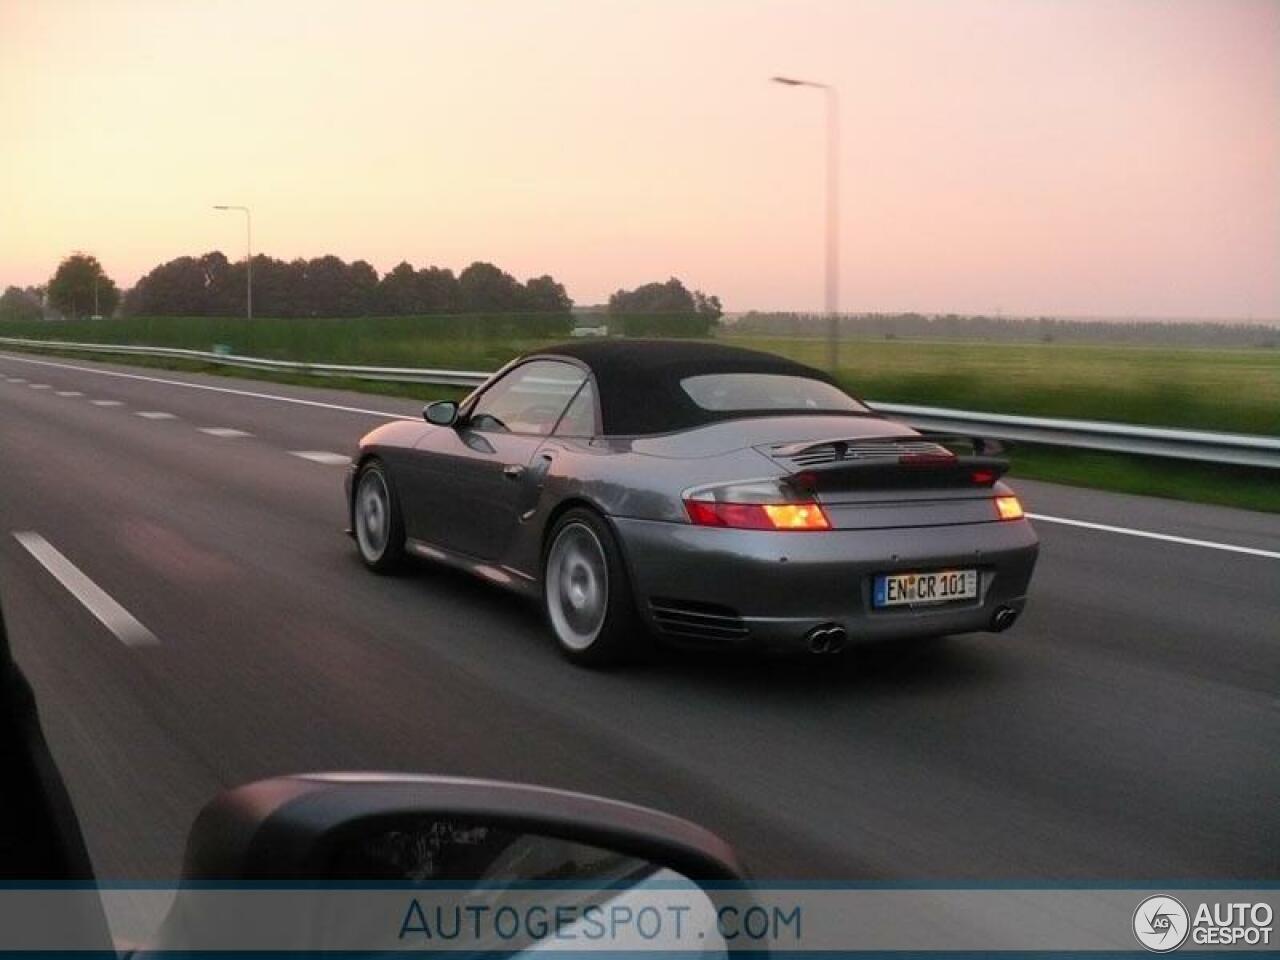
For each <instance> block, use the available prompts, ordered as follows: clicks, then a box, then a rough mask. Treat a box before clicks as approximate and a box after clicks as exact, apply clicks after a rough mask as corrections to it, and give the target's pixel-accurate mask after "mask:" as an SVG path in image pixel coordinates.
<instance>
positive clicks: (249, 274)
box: [213, 203, 253, 320]
mask: <svg viewBox="0 0 1280 960" xmlns="http://www.w3.org/2000/svg"><path fill="white" fill-rule="evenodd" d="M213 209H215V210H241V211H243V212H244V238H245V251H246V256H245V261H244V265H245V288H244V294H245V311H246V314H247V316H248V318H249V319H250V320H252V319H253V215H252V214H251V213H249V208H248V207H240V206H236V205H235V204H229V203H218V204H214V207H213Z"/></svg>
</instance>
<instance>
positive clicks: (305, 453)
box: [289, 450, 351, 466]
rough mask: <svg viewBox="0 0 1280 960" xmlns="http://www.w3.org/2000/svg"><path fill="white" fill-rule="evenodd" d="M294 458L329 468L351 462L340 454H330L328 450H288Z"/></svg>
mask: <svg viewBox="0 0 1280 960" xmlns="http://www.w3.org/2000/svg"><path fill="white" fill-rule="evenodd" d="M289 452H290V453H291V454H293V455H294V456H295V457H301V458H302V459H303V460H310V461H311V462H312V463H323V464H327V465H329V466H338V465H339V464H343V465H346V464H348V463H350V462H351V458H350V457H344V456H343V455H342V454H340V453H330V452H329V451H328V450H290V451H289Z"/></svg>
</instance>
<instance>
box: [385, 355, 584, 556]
mask: <svg viewBox="0 0 1280 960" xmlns="http://www.w3.org/2000/svg"><path fill="white" fill-rule="evenodd" d="M585 379H586V374H585V372H584V371H582V370H581V369H579V368H578V367H576V366H574V365H573V364H570V363H563V362H561V361H558V360H530V361H529V362H527V363H522V364H520V365H519V366H517V367H514V368H512V369H511V370H510V371H508V373H507V374H506V375H505V376H503V377H502V378H501V379H500V380H496V381H494V383H493V384H491V385H490V386H489V388H488V389H486V390H485V392H484V393H483V394H481V395H480V397H479V398H478V399H477V400H476V402H475V403H474V404H473V405H472V407H471V409H470V410H469V411H468V413H467V416H466V417H465V419H464V420H463V421H462V422H461V423H460V424H459V425H458V426H457V427H456V428H454V429H450V430H437V431H433V432H432V433H431V434H430V435H429V436H428V437H427V438H426V439H424V441H423V442H422V443H421V444H420V445H419V448H418V451H417V452H418V456H419V466H420V469H421V471H422V476H423V480H424V484H425V487H426V489H425V490H424V496H423V500H424V502H423V503H422V505H421V506H422V508H423V509H421V510H420V511H418V512H419V513H420V516H421V520H420V521H419V523H417V524H411V528H410V530H409V535H410V536H412V537H417V538H419V539H423V540H426V541H428V542H429V543H433V544H435V545H437V546H441V547H444V548H446V549H448V550H452V551H454V552H457V553H463V554H466V555H468V556H470V557H475V558H477V559H481V560H500V559H501V558H502V557H503V556H504V555H505V553H506V549H507V546H508V544H509V543H510V542H511V538H512V536H513V535H514V534H515V530H516V527H517V525H518V524H519V522H520V517H521V515H523V514H524V513H526V512H527V511H529V510H532V509H533V507H534V506H535V505H536V503H537V498H538V494H539V491H540V487H541V481H542V477H543V475H544V474H545V473H546V471H547V468H548V467H549V466H550V462H551V461H550V457H551V456H552V453H551V451H550V450H549V449H548V450H547V451H545V452H543V451H542V450H541V448H542V447H543V445H544V444H545V442H546V438H547V437H548V436H549V435H550V433H551V431H552V429H553V428H554V427H555V425H556V421H558V420H559V419H560V415H561V414H562V413H563V412H564V409H565V407H566V406H568V403H569V400H570V399H571V398H572V397H573V394H574V393H575V392H576V391H577V389H578V387H580V386H581V385H582V382H583V380H585Z"/></svg>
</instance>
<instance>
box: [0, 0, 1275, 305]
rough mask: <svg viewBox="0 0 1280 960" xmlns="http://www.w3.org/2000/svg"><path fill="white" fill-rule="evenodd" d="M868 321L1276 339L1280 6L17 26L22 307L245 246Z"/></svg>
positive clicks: (660, 9) (435, 11)
mask: <svg viewBox="0 0 1280 960" xmlns="http://www.w3.org/2000/svg"><path fill="white" fill-rule="evenodd" d="M773 74H790V75H794V76H800V77H805V78H810V79H813V80H818V81H824V82H828V83H832V84H835V85H837V86H838V87H839V89H840V92H841V98H842V109H841V121H842V127H843V145H844V152H843V160H842V164H841V171H842V176H843V197H842V203H841V215H842V219H843V229H842V243H843V250H842V260H841V286H842V296H841V306H842V308H843V309H845V310H849V311H862V310H882V311H890V310H911V309H914V310H922V311H956V312H988V311H994V310H997V309H1000V310H1003V311H1004V312H1005V313H1009V314H1018V313H1036V314H1039V313H1047V314H1058V315H1064V314H1065V315H1095V316H1096V315H1107V316H1155V317H1220V318H1226V317H1234V318H1248V317H1252V318H1255V319H1268V318H1277V317H1280V3H1277V2H1274V0H946V2H942V0H919V2H913V0H912V2H901V0H829V2H818V0H812V2H803V0H780V2H753V0H637V2H623V0H510V2H503V0H466V2H462V0H434V2H433V0H413V2H403V3H401V2H377V0H363V2H347V3H321V2H316V0H305V2H283V0H279V2H277V0H256V2H234V0H231V2H217V3H212V2H210V3H202V2H196V0H154V2H141V0H139V2H131V0H96V2H95V0H82V2H81V0H48V2H36V0H27V2H19V0H0V129H2V130H3V131H4V134H3V147H2V148H0V205H2V206H0V224H2V225H0V286H3V285H7V284H20V285H25V284H35V283H43V282H45V281H46V280H47V279H48V277H49V276H50V274H51V273H52V271H53V269H54V267H55V266H56V265H57V262H58V260H59V259H60V258H61V257H62V256H64V255H66V254H67V253H69V252H70V251H72V250H85V251H88V252H91V253H93V254H95V255H96V256H98V257H99V259H100V260H101V261H102V263H103V265H104V267H105V268H106V270H107V272H108V273H109V274H110V275H111V276H112V277H114V278H115V279H116V281H117V282H118V283H119V284H120V285H121V286H122V287H125V286H129V285H131V284H132V283H133V282H134V281H135V280H136V279H137V278H138V276H139V275H140V274H141V273H143V272H145V271H146V270H148V269H150V268H151V267H152V266H154V265H155V264H157V263H159V262H161V261H163V260H167V259H171V258H173V257H176V256H179V255H182V254H200V253H203V252H205V251H208V250H212V249H221V250H223V251H225V252H226V253H227V254H228V255H229V256H231V257H233V258H235V257H240V256H243V253H244V233H243V223H242V220H241V219H240V218H239V217H237V216H236V215H233V214H226V213H216V212H214V211H213V210H212V209H210V207H211V205H212V204H215V203H237V204H246V205H248V206H250V207H252V209H253V216H254V247H255V250H256V251H260V252H264V253H269V254H271V255H273V256H277V257H282V258H286V259H291V258H293V257H298V256H303V257H311V256H318V255H321V254H326V253H334V254H337V255H339V256H341V257H343V258H345V259H355V258H364V259H367V260H369V261H370V262H371V263H373V265H374V266H375V267H377V268H378V270H379V271H385V270H387V269H389V268H390V267H392V266H394V265H395V264H396V263H397V262H398V261H400V260H402V259H408V260H410V261H411V262H413V263H414V264H415V265H417V266H422V265H424V264H428V263H430V264H436V265H441V266H449V267H452V268H454V269H455V270H458V269H460V268H462V267H463V266H465V265H466V264H467V263H469V262H470V261H472V260H476V259H484V260H491V261H493V262H495V263H497V264H499V265H500V266H502V267H503V268H504V269H506V270H508V271H510V272H512V273H514V274H516V275H517V276H519V277H521V278H522V279H523V278H524V277H527V276H529V275H532V274H541V273H548V272H549V273H551V274H553V275H554V276H555V277H556V278H557V279H559V280H561V281H562V282H564V283H565V284H566V285H567V287H568V289H569V292H570V294H571V295H572V296H573V297H574V299H575V300H577V301H578V302H579V303H595V302H600V301H602V300H604V299H606V298H607V297H608V295H609V293H610V292H611V291H613V290H614V289H616V288H618V287H620V286H633V285H635V284H638V283H641V282H644V281H648V280H654V279H665V278H666V277H668V276H670V275H673V274H674V275H677V276H680V277H681V278H683V279H685V280H686V281H687V282H688V283H689V284H690V285H691V286H697V287H700V288H702V289H705V290H707V291H709V292H714V293H718V294H719V295H720V296H721V297H722V298H723V299H724V301H725V305H726V307H727V308H728V309H729V310H746V309H752V308H755V309H795V310H814V309H818V308H820V307H821V304H822V216H823V179H822V173H823V167H822V164H823V104H822V97H821V95H820V94H819V93H818V91H814V90H804V89H792V88H784V87H781V86H777V85H775V84H771V83H769V82H768V78H769V77H770V76H771V75H773Z"/></svg>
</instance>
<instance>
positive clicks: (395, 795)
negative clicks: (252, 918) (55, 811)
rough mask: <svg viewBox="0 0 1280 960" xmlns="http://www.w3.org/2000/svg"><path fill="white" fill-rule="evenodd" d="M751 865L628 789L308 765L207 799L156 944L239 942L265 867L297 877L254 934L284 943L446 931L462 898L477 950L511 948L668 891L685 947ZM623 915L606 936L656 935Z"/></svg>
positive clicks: (333, 944)
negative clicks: (627, 796) (616, 796)
mask: <svg viewBox="0 0 1280 960" xmlns="http://www.w3.org/2000/svg"><path fill="white" fill-rule="evenodd" d="M745 883H746V874H745V871H744V870H743V868H742V867H741V865H740V864H739V863H738V860H737V857H736V855H735V854H734V852H733V850H732V848H731V847H729V845H728V844H727V843H725V842H724V841H723V840H721V839H720V838H719V837H717V836H715V835H714V834H712V833H710V832H708V831H707V830H705V829H703V828H702V827H699V826H697V825H695V824H693V823H690V822H688V821H686V820H681V819H678V818H676V817H672V816H668V815H667V814H663V813H658V812H657V811H654V810H649V809H646V808H643V807H638V806H633V805H631V804H627V803H621V802H618V801H614V800H605V799H602V798H599V797H593V796H587V795H585V794H579V793H568V792H565V791H560V790H552V789H548V788H543V787H530V786H521V785H517V784H510V783H499V782H494V781H485V780H469V779H459V778H453V777H433V776H407V775H394V774H352V773H336V774H308V775H302V776H294V777H283V778H278V779H272V780H263V781H259V782H257V783H251V784H249V785H247V786H243V787H239V788H236V789H234V790H229V791H226V792H224V793H222V794H220V795H219V796H218V797H217V798H215V799H214V800H213V801H212V802H210V803H209V804H208V805H207V806H206V807H205V808H204V810H203V811H201V813H200V815H199V816H198V817H197V818H196V821H195V824H194V825H193V827H192V829H191V833H190V835H189V837H188V842H187V850H186V859H185V863H184V866H183V878H182V888H181V889H180V891H179V894H178V896H177V898H176V900H175V902H174V906H173V908H172V910H171V912H170V914H169V916H168V918H167V919H166V921H165V923H164V927H163V929H162V932H161V936H160V938H159V939H160V943H159V944H157V946H159V947H160V948H161V949H166V950H173V949H178V950H200V949H222V948H226V947H227V946H233V945H232V944H229V943H228V942H227V939H226V937H227V931H229V930H231V931H240V932H245V933H247V931H248V929H249V927H248V926H246V924H247V923H248V917H249V915H250V914H255V915H256V914H258V913H259V911H258V909H257V907H256V905H252V901H250V900H249V899H248V898H250V897H253V896H254V895H255V894H260V893H261V891H262V889H263V885H264V884H265V885H267V886H268V887H269V888H271V889H272V890H273V891H275V892H277V893H279V892H280V891H281V890H282V889H284V888H288V889H290V890H291V891H293V892H296V893H297V895H298V899H296V900H288V899H287V898H283V897H277V898H276V900H275V901H273V902H274V903H275V904H276V905H275V906H273V907H272V911H274V912H271V913H269V914H268V915H267V920H268V922H270V923H271V924H279V925H280V929H279V931H277V932H276V933H275V934H272V935H269V936H267V935H264V936H263V937H260V938H259V940H258V941H256V943H257V944H265V945H272V946H274V947H275V948H277V949H307V950H314V949H325V950H331V949H339V950H353V949H354V950H358V951H361V952H364V951H365V950H367V949H387V948H388V947H391V948H397V947H398V948H400V949H403V948H404V947H405V946H406V945H409V946H416V947H419V948H421V947H430V946H432V945H433V944H434V945H435V946H437V947H438V946H439V945H440V944H439V936H440V930H439V929H438V926H439V925H440V924H444V925H445V926H446V927H447V929H448V931H454V932H456V930H457V928H456V925H455V924H454V923H453V919H454V918H456V917H458V916H461V917H462V918H464V928H463V933H464V934H465V936H467V937H470V938H472V941H473V942H471V943H470V944H469V945H470V946H471V947H473V948H474V949H475V950H478V951H481V952H484V951H494V950H500V951H502V952H504V953H511V952H515V953H519V952H522V951H523V950H526V949H530V948H533V947H537V946H539V945H541V946H543V947H545V946H547V945H549V944H548V943H547V942H546V941H547V940H548V938H549V937H550V938H553V939H554V938H563V939H565V940H572V939H575V938H576V937H577V938H585V936H586V930H587V928H590V929H591V930H596V929H597V926H598V925H597V924H596V920H597V919H598V918H599V916H600V915H601V914H604V915H608V916H609V917H612V918H613V919H614V920H617V918H619V917H635V916H637V912H638V911H639V910H641V908H642V907H644V906H645V905H646V904H649V905H652V904H653V903H655V901H663V900H664V899H665V900H671V901H673V903H674V902H675V901H677V900H678V901H679V902H680V904H682V905H683V906H681V907H680V909H681V910H683V911H684V913H683V914H682V916H681V917H680V919H681V920H682V921H683V922H682V923H680V924H674V916H673V915H672V914H670V913H668V914H667V918H668V921H669V922H670V923H672V924H673V925H670V926H668V928H667V933H668V934H669V935H671V936H674V937H677V939H676V940H675V941H673V946H674V945H678V944H680V943H683V944H684V947H683V949H686V950H687V949H690V946H689V941H688V940H687V939H685V938H689V937H695V938H697V939H698V940H699V941H700V942H699V944H698V948H699V949H705V948H707V947H713V946H714V945H715V944H716V942H717V939H718V938H716V937H715V934H716V932H717V927H716V918H717V911H718V909H719V907H718V904H719V901H720V900H721V899H723V898H725V897H732V898H734V899H735V900H736V901H741V900H742V898H743V897H744V896H749V894H747V893H746V892H745ZM211 887H214V888H221V889H218V890H217V891H216V892H218V893H220V894H222V895H223V896H222V897H214V896H210V895H209V894H210V888H211ZM231 891H235V892H237V893H240V894H241V896H239V897H226V896H225V895H226V894H227V893H228V892H231ZM237 904H239V905H238V906H237ZM246 904H250V906H248V907H247V906H246ZM280 904H285V905H286V906H287V907H288V909H286V911H285V912H286V913H287V914H288V913H290V911H292V913H291V914H290V915H289V916H288V917H286V916H283V915H281V913H280V912H279V910H280ZM671 909H674V908H673V907H671V906H670V905H668V910H671ZM593 910H594V911H595V912H596V916H594V917H593V916H592V911H593ZM477 911H484V913H483V917H484V918H485V922H483V923H482V922H481V921H480V920H477V919H476V917H477V916H479V914H477ZM442 916H444V917H445V919H444V920H442V919H441V917H442ZM521 917H524V918H526V919H529V918H536V919H537V921H538V922H537V923H533V924H532V925H529V924H523V925H522V923H521V922H520V921H519V918H521ZM547 917H553V918H554V924H553V925H552V926H553V928H554V929H551V930H550V931H549V929H548V928H547V925H546V924H543V923H541V920H543V919H546V918H547ZM499 918H503V919H502V922H503V923H505V924H506V927H499V926H497V925H496V923H497V922H498V921H499ZM680 927H683V929H679V928H680ZM575 930H576V931H577V932H576V933H575ZM691 931H692V932H691ZM613 933H614V934H616V935H618V936H620V939H619V938H618V936H614V937H611V938H610V939H609V940H608V941H606V942H604V943H600V944H598V946H599V947H601V948H602V949H608V950H620V949H627V948H628V946H632V947H637V946H639V947H644V946H647V947H651V946H652V942H651V939H650V938H649V936H648V933H649V931H646V930H638V931H635V934H636V937H637V938H638V939H637V943H636V944H630V942H629V940H628V939H627V933H628V931H627V930H625V929H624V930H616V929H615V930H614V931H613ZM699 934H701V936H699ZM280 937H284V938H285V941H287V942H281V940H280ZM299 938H301V939H299ZM415 938H417V939H415ZM708 939H710V942H708ZM302 940H305V941H306V942H302ZM720 942H723V941H720ZM245 946H248V944H237V945H234V946H233V948H243V947H245ZM452 946H453V947H455V948H456V947H461V946H463V944H460V943H457V942H454V943H453V944H452ZM756 947H757V948H758V947H759V944H756ZM255 948H258V947H257V946H255ZM466 952H472V951H471V950H468V951H466Z"/></svg>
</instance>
